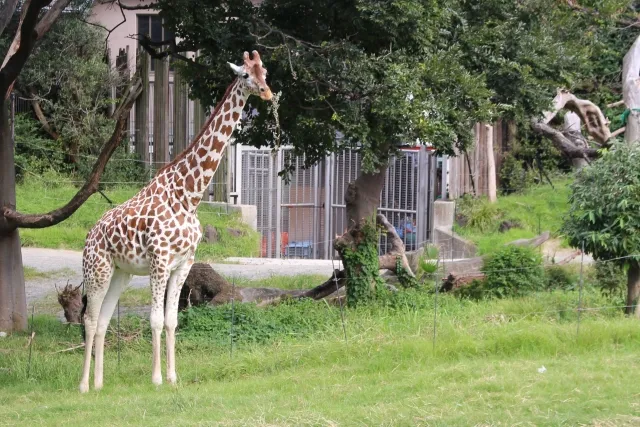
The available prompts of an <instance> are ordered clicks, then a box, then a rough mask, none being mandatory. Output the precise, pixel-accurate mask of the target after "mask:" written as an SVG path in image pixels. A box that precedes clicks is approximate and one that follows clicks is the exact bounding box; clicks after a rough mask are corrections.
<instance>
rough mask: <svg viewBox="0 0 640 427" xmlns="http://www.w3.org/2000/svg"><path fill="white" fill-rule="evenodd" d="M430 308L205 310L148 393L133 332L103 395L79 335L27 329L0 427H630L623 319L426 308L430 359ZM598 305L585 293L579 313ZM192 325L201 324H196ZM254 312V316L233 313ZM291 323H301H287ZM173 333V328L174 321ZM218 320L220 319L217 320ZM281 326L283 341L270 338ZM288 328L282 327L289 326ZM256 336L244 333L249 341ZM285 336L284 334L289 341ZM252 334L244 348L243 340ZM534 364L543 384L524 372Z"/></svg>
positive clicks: (2, 349)
mask: <svg viewBox="0 0 640 427" xmlns="http://www.w3.org/2000/svg"><path fill="white" fill-rule="evenodd" d="M433 302H434V301H433V296H432V295H428V294H425V293H421V292H418V291H407V292H404V293H402V295H399V296H397V297H390V298H388V299H385V300H383V301H382V302H381V303H379V304H376V305H374V306H368V307H360V308H356V309H348V310H346V312H345V318H346V330H347V336H348V340H347V342H345V341H344V338H343V336H342V328H341V322H340V310H339V309H338V308H337V307H335V306H330V305H326V304H323V303H309V302H301V303H287V304H280V305H278V306H274V307H270V308H268V309H256V308H250V307H242V308H238V307H236V310H238V311H237V313H236V314H237V315H236V317H235V323H234V325H235V327H236V332H237V338H238V342H237V344H236V346H235V348H234V351H233V355H231V354H230V346H229V340H228V337H229V335H228V331H229V327H230V326H231V324H230V319H231V316H229V315H228V314H229V313H230V311H229V310H230V308H229V307H228V306H222V307H218V308H215V309H210V310H211V311H210V315H211V316H212V317H215V318H216V319H218V320H221V322H220V323H218V328H217V330H209V331H206V330H200V331H199V332H198V333H196V331H194V329H193V325H192V324H191V322H189V324H187V325H186V326H185V325H184V324H183V327H182V328H181V330H180V333H179V335H178V344H177V349H178V354H177V365H178V373H179V376H180V382H179V385H178V386H177V387H175V388H174V387H171V386H168V385H163V386H161V387H159V388H157V389H156V388H155V387H154V386H152V385H151V382H150V358H151V348H150V343H149V342H150V340H149V337H148V335H149V334H148V331H146V329H145V332H144V336H143V338H133V339H128V338H126V337H127V336H133V335H132V333H131V332H132V331H134V330H136V328H140V327H142V328H145V325H144V322H141V321H139V320H135V319H125V320H123V322H122V323H123V325H124V326H123V329H124V331H125V333H124V335H125V337H124V338H123V340H122V342H121V347H122V354H121V361H120V365H119V366H118V364H117V356H116V341H115V339H114V337H113V335H110V336H109V337H108V348H107V350H106V354H105V356H106V357H105V380H106V385H105V388H104V390H102V391H101V392H94V391H91V392H90V393H89V394H88V395H80V394H79V393H78V392H77V391H76V387H77V383H78V380H79V376H80V371H81V362H82V350H81V349H78V350H74V351H67V352H59V351H60V350H64V349H67V348H70V347H72V346H75V345H78V344H79V343H80V335H79V330H78V329H77V328H75V327H67V326H64V325H61V324H60V323H58V322H57V321H55V320H53V319H52V318H51V317H48V316H40V317H36V319H35V324H34V330H35V331H36V338H35V341H34V344H33V354H32V360H31V371H30V373H29V375H27V365H28V348H27V347H26V346H25V344H26V342H27V334H16V335H13V336H10V337H7V338H4V339H2V341H0V384H2V387H0V420H1V421H0V424H3V425H5V424H6V425H17V424H19V425H32V424H45V425H63V424H64V425H83V426H86V425H118V426H119V425H251V426H252V425H407V426H413V425H442V426H445V425H446V426H450V425H461V426H467V425H518V424H523V425H554V426H555V425H598V426H604V425H607V426H608V425H616V426H618V425H637V424H638V423H639V422H640V393H639V392H638V382H639V380H640V371H639V370H638V367H639V366H638V365H640V362H638V357H637V354H638V351H640V328H638V322H637V320H632V319H627V318H624V317H623V316H622V315H621V314H620V310H619V309H615V308H610V309H603V310H588V311H586V312H584V313H583V315H582V321H581V325H580V335H579V336H576V327H577V324H576V311H575V307H576V304H577V294H576V293H574V292H568V293H540V294H537V295H533V296H531V297H527V298H520V299H506V300H500V301H482V302H478V303H476V302H470V301H466V300H458V299H455V298H453V297H451V296H449V295H441V296H440V297H439V304H438V313H439V314H438V330H437V341H436V346H435V350H434V348H433V314H434V313H433ZM606 305H612V302H611V301H608V300H606V299H604V298H603V297H601V296H599V295H598V294H597V293H595V292H594V291H592V290H588V291H587V292H586V293H585V307H587V308H596V307H601V306H606ZM206 313H207V312H206V311H204V312H203V313H201V315H202V316H206V315H207V314H206ZM250 313H253V314H254V315H257V316H260V317H261V322H260V323H256V322H255V317H254V318H252V317H250V316H245V314H250ZM302 319H313V323H311V324H309V325H300V322H301V320H302ZM183 320H184V319H183ZM222 320H224V321H222ZM287 324H288V325H290V326H292V328H284V327H282V326H283V325H287ZM294 326H295V327H294ZM258 327H260V328H266V329H261V330H259V331H255V330H253V329H257V328H258ZM292 330H294V331H297V332H295V333H292V332H291V331H292ZM256 333H259V334H261V335H260V336H261V337H262V338H263V339H261V340H259V341H255V340H253V339H250V338H252V337H255V334H256ZM541 366H545V367H546V369H547V371H546V372H544V373H539V372H538V368H540V367H541Z"/></svg>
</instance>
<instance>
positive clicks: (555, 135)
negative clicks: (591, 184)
mask: <svg viewBox="0 0 640 427" xmlns="http://www.w3.org/2000/svg"><path fill="white" fill-rule="evenodd" d="M531 128H532V129H533V130H534V131H535V132H537V133H539V134H540V135H542V136H545V137H546V138H548V139H549V140H550V141H551V142H552V143H553V145H554V146H555V147H556V148H557V149H558V150H559V151H560V152H561V153H562V154H564V155H565V156H567V157H569V158H571V159H583V158H585V156H587V157H596V156H597V155H598V150H596V149H594V148H590V147H578V146H577V145H576V144H575V143H574V142H573V141H571V140H570V139H569V138H567V136H566V135H565V134H564V133H562V132H561V131H559V130H557V129H555V128H553V127H552V126H550V125H548V124H546V123H543V122H541V121H538V120H532V121H531Z"/></svg>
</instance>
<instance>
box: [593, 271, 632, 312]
mask: <svg viewBox="0 0 640 427" xmlns="http://www.w3.org/2000/svg"><path fill="white" fill-rule="evenodd" d="M591 281H592V282H593V285H594V286H595V287H596V288H597V289H600V292H602V294H603V295H604V296H606V297H607V298H610V299H611V300H614V301H619V302H624V301H625V297H626V292H627V277H626V275H625V273H624V270H623V268H622V267H620V264H619V263H615V262H612V261H600V262H597V263H595V268H594V272H593V277H592V279H591Z"/></svg>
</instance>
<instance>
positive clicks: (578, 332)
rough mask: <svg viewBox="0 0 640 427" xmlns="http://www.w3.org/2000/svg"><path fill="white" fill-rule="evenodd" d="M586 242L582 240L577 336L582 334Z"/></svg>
mask: <svg viewBox="0 0 640 427" xmlns="http://www.w3.org/2000/svg"><path fill="white" fill-rule="evenodd" d="M583 270H584V242H582V251H581V253H580V290H579V292H578V327H577V330H576V337H578V336H580V314H581V313H582V288H583V287H584V280H583V279H584V277H583Z"/></svg>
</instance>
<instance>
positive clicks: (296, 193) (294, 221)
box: [234, 146, 436, 259]
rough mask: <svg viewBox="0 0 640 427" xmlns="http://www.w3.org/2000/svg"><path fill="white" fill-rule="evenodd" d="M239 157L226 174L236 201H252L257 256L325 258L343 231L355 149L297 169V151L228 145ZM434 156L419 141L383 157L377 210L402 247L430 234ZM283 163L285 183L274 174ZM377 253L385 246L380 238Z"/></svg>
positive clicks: (417, 243) (356, 171) (357, 160)
mask: <svg viewBox="0 0 640 427" xmlns="http://www.w3.org/2000/svg"><path fill="white" fill-rule="evenodd" d="M236 147H237V148H238V149H239V150H238V153H237V154H236V155H237V156H238V158H239V159H241V160H240V161H239V162H237V163H236V168H237V167H240V168H241V173H239V174H234V176H237V177H238V179H239V180H240V182H239V183H238V182H236V188H240V189H241V191H240V203H242V204H250V205H255V206H257V214H258V221H257V222H258V232H260V234H261V235H262V245H261V256H263V257H269V258H312V259H328V258H330V257H331V250H332V247H333V240H334V239H335V237H336V236H338V235H341V234H343V233H344V232H345V231H346V229H347V223H346V206H345V204H344V195H345V191H346V189H347V186H348V184H349V182H351V181H353V180H355V179H356V178H357V177H358V174H359V173H360V160H361V159H360V155H359V154H358V153H357V152H356V151H353V150H345V151H343V152H341V153H339V154H334V155H332V156H330V157H328V158H327V159H326V160H325V161H324V162H321V163H319V164H316V165H314V166H312V167H310V168H308V169H303V167H302V166H303V165H304V157H303V156H293V151H292V150H291V149H288V148H284V149H281V150H280V151H278V152H277V153H272V152H271V151H270V150H269V149H255V148H247V147H240V146H236ZM435 161H436V158H435V156H434V155H432V154H431V153H429V152H428V151H427V150H426V149H425V148H424V147H420V148H416V149H406V150H403V153H402V155H400V156H398V157H396V158H394V159H392V160H391V163H390V165H389V168H388V170H387V173H386V177H385V183H384V187H383V190H382V194H381V198H380V208H379V211H380V212H381V213H383V214H384V215H385V216H386V217H387V218H388V220H389V222H391V224H393V226H394V227H395V228H396V230H397V232H398V234H399V235H400V237H401V238H402V240H403V241H404V242H405V245H406V247H407V250H413V249H416V248H418V247H420V246H422V245H423V244H424V242H427V241H428V240H429V239H430V237H431V229H432V226H431V224H432V223H433V221H432V218H433V200H434V182H435V178H436V177H435V171H436V167H435ZM285 162H286V163H287V164H291V165H293V166H294V172H293V173H292V174H291V176H290V180H289V181H288V182H285V181H283V180H282V179H281V178H280V177H279V176H278V172H279V171H280V170H282V169H283V167H284V165H285ZM379 250H380V253H385V252H386V251H387V241H386V236H381V239H380V248H379Z"/></svg>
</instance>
